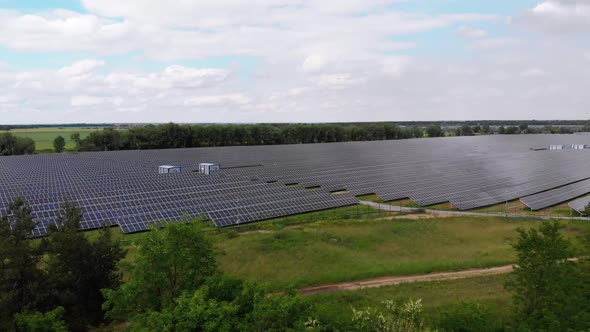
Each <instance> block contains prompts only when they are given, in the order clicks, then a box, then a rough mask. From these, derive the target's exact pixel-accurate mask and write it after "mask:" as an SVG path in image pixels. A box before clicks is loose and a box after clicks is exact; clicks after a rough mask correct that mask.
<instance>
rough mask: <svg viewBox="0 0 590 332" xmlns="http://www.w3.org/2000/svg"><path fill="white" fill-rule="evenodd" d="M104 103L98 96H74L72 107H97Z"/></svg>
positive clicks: (71, 99) (71, 102) (71, 100)
mask: <svg viewBox="0 0 590 332" xmlns="http://www.w3.org/2000/svg"><path fill="white" fill-rule="evenodd" d="M103 102H104V98H101V97H96V96H86V95H81V96H72V98H70V105H71V106H73V107H84V106H96V105H100V104H102V103H103Z"/></svg>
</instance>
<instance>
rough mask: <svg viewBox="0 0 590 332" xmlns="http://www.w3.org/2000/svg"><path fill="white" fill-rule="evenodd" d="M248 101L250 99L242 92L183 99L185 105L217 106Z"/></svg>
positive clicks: (240, 103) (241, 103)
mask: <svg viewBox="0 0 590 332" xmlns="http://www.w3.org/2000/svg"><path fill="white" fill-rule="evenodd" d="M249 102H250V99H249V98H248V97H246V96H244V95H243V94H240V93H236V94H227V95H216V96H199V97H192V98H187V99H186V100H185V101H184V105H185V106H193V107H219V106H231V105H245V104H248V103H249Z"/></svg>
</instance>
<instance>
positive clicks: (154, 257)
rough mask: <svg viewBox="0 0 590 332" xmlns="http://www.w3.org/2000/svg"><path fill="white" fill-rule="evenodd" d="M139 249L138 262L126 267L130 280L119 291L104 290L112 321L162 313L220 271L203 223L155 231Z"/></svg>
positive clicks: (179, 225)
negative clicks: (148, 313) (178, 298)
mask: <svg viewBox="0 0 590 332" xmlns="http://www.w3.org/2000/svg"><path fill="white" fill-rule="evenodd" d="M137 246H138V249H137V257H136V259H135V261H134V262H133V263H132V264H130V265H127V266H124V267H123V268H124V270H125V272H126V273H127V276H128V278H129V281H128V282H127V283H125V284H123V285H122V286H121V288H119V289H118V290H114V289H105V290H104V291H103V294H104V296H105V298H106V301H105V303H104V305H103V308H104V309H105V310H106V311H107V317H109V318H113V319H119V318H126V319H129V318H132V317H134V316H136V315H142V314H145V313H147V312H159V311H161V310H163V309H164V308H167V307H169V306H170V305H172V304H173V303H174V301H175V299H176V298H177V297H178V296H180V295H181V294H182V293H183V292H188V291H195V290H197V289H198V288H199V287H201V286H202V285H203V283H204V282H205V280H206V279H207V278H208V277H210V276H212V275H213V274H215V273H216V271H217V264H216V261H215V255H214V253H215V252H214V249H213V245H212V243H211V241H210V240H209V239H207V238H206V237H205V236H204V235H203V232H202V230H201V228H200V226H199V222H193V223H169V224H167V225H166V227H163V228H152V230H151V231H150V232H149V233H148V234H147V236H146V237H145V238H143V239H141V240H139V242H138V243H137Z"/></svg>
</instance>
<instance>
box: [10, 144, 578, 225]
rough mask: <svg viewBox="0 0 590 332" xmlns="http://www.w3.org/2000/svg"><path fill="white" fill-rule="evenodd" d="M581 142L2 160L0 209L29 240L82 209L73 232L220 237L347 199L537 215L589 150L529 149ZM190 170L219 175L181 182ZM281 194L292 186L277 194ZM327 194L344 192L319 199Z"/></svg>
mask: <svg viewBox="0 0 590 332" xmlns="http://www.w3.org/2000/svg"><path fill="white" fill-rule="evenodd" d="M588 140H590V137H589V136H578V135H518V136H481V137H453V138H438V139H413V140H404V141H379V142H353V143H332V144H311V145H282V146H255V147H223V148H197V149H171V150H150V151H114V152H96V153H80V154H45V155H36V156H15V157H2V158H0V208H1V209H5V208H6V206H7V204H8V202H9V201H10V200H11V199H13V198H14V197H16V196H17V195H22V196H23V197H24V198H25V200H26V201H27V202H28V203H29V204H31V206H32V208H33V213H34V218H35V220H37V221H38V224H39V226H38V227H37V229H36V230H35V235H43V234H45V233H46V231H47V226H48V224H49V223H52V222H55V220H56V218H57V216H58V213H59V207H60V204H62V202H63V201H64V200H66V199H67V200H71V201H74V202H75V203H76V204H78V205H79V206H80V207H81V208H82V209H83V211H84V217H83V222H82V229H92V228H97V227H100V226H101V225H104V224H107V225H119V227H120V228H121V229H122V230H123V231H124V232H136V231H142V230H145V229H146V228H147V227H148V224H150V223H153V222H159V221H167V220H180V219H182V217H183V216H185V215H187V216H191V217H194V216H198V215H205V216H206V217H207V218H208V219H211V220H212V221H213V222H214V223H215V224H216V225H217V226H218V227H223V226H229V225H235V224H241V223H247V222H253V221H257V220H264V219H269V218H275V217H280V216H286V215H291V214H297V213H302V212H309V211H317V210H322V209H328V208H333V207H338V206H347V205H353V204H356V203H357V202H358V200H357V199H356V198H355V195H364V194H373V193H374V194H377V195H378V196H380V197H381V198H382V199H384V200H396V199H402V198H410V199H412V200H414V201H415V202H416V203H418V204H419V205H423V206H427V205H432V204H436V203H442V202H447V201H449V202H451V203H452V204H454V205H455V206H456V207H458V208H459V209H462V210H466V209H473V208H477V207H482V206H487V205H492V204H497V203H500V202H504V201H506V200H513V199H518V198H522V200H523V202H525V204H527V205H529V204H530V205H529V206H530V207H531V208H533V209H537V208H542V207H543V206H547V204H550V205H553V204H558V203H561V202H563V201H566V200H569V199H571V198H575V197H577V196H580V195H582V194H584V193H582V194H579V193H581V192H583V191H585V190H587V189H585V188H586V186H587V185H588V183H589V181H590V180H589V179H590V169H588V168H586V167H582V165H588V162H589V161H590V150H581V151H565V150H564V151H532V150H530V148H531V147H533V146H549V145H550V144H588V143H590V142H587V141H588ZM199 162H214V163H221V165H222V167H223V169H222V170H221V171H219V172H217V173H216V174H214V175H209V176H207V175H203V174H197V173H194V172H192V171H191V170H196V169H197V167H198V163H199ZM159 165H177V166H182V168H183V173H176V174H158V169H157V167H158V166H159ZM292 183H298V184H299V185H298V186H296V187H288V186H285V184H292ZM315 186H319V187H320V189H319V190H306V189H305V187H315ZM556 188H558V189H556ZM338 190H347V191H348V193H344V194H339V195H334V194H330V192H333V191H338ZM540 193H542V194H540ZM573 195H576V196H573Z"/></svg>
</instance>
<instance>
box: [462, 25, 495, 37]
mask: <svg viewBox="0 0 590 332" xmlns="http://www.w3.org/2000/svg"><path fill="white" fill-rule="evenodd" d="M457 31H459V33H460V34H461V35H462V36H463V37H466V38H483V37H485V36H487V35H488V33H487V32H486V31H485V30H481V29H475V28H472V27H468V26H465V25H463V26H460V27H459V28H458V29H457Z"/></svg>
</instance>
